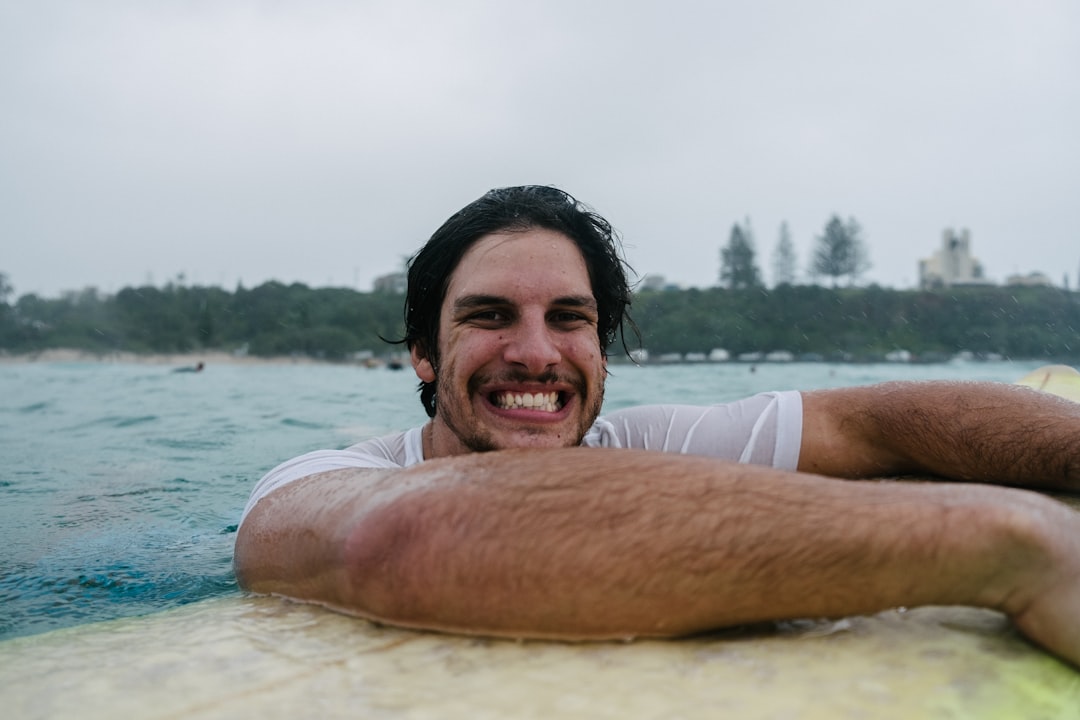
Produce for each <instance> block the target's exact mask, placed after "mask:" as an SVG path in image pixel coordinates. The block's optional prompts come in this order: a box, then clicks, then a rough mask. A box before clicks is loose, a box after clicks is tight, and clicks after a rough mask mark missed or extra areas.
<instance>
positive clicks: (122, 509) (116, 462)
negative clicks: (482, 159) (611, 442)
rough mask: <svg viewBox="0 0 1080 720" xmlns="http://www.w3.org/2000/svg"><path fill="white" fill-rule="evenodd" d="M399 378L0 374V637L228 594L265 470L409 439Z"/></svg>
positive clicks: (906, 376)
mask: <svg viewBox="0 0 1080 720" xmlns="http://www.w3.org/2000/svg"><path fill="white" fill-rule="evenodd" d="M1040 364H1041V363H1038V362H1024V363H1013V362H999V363H949V364H939V365H900V364H883V365H832V364H824V363H783V364H760V365H757V366H750V365H745V364H734V363H733V364H697V365H670V366H648V367H635V366H632V365H628V364H618V365H613V366H612V375H611V378H610V379H609V381H608V387H607V397H606V400H605V408H607V409H615V408H618V407H625V406H628V405H635V404H641V403H651V402H684V403H709V402H723V401H726V400H732V399H737V398H739V397H744V396H746V395H749V394H752V393H755V392H759V391H764V390H777V389H791V388H795V389H804V390H808V389H815V388H824V387H840V386H847V385H858V384H866V383H874V382H881V381H886V380H922V379H948V380H994V381H1003V382H1011V381H1014V380H1016V379H1018V378H1019V377H1021V376H1022V375H1024V374H1026V373H1028V372H1030V371H1031V370H1033V369H1035V368H1036V367H1038V366H1039V365H1040ZM415 384H416V380H415V377H414V376H413V375H412V373H411V372H409V371H408V370H406V371H392V370H387V369H366V368H360V367H354V366H337V365H312V364H237V365H232V364H230V365H212V366H209V367H207V369H206V370H205V371H204V372H201V373H174V372H172V369H171V368H168V367H163V366H160V365H151V364H121V363H96V362H71V363H5V364H0V547H2V548H3V550H2V552H0V639H7V638H12V637H17V636H20V635H29V634H33V633H40V632H45V631H48V630H53V629H57V628H61V627H67V626H71V625H76V624H80V623H85V622H92V621H97V620H106V619H112V618H118V617H124V616H131V615H143V614H147V613H151V612H156V611H159V610H164V609H167V608H170V607H175V606H177V605H181V604H184V603H189V602H194V601H197V600H202V599H205V598H209V597H214V596H220V595H228V594H233V593H238V592H239V590H238V589H237V586H236V581H235V578H234V576H233V574H232V567H231V562H232V546H233V540H234V536H235V532H236V523H237V520H238V519H239V517H240V512H241V510H242V509H243V506H244V503H245V501H246V499H247V495H248V492H249V491H250V489H251V487H252V486H253V484H254V483H255V481H256V480H257V479H258V478H259V477H260V476H261V475H262V474H263V473H264V472H266V471H267V470H269V469H270V468H271V467H273V466H274V465H276V464H277V463H279V462H281V461H283V460H286V459H288V458H290V457H293V456H295V455H298V454H300V453H303V452H306V451H308V450H314V449H318V448H328V447H345V446H347V445H350V444H352V443H354V442H356V441H358V440H362V439H364V438H367V437H371V436H374V435H379V434H383V433H387V432H391V431H393V430H400V429H405V428H408V427H411V426H413V425H417V424H420V423H422V422H423V421H424V420H425V419H426V418H425V416H424V413H423V410H422V408H421V406H420V402H419V400H418V399H417V396H416V392H415Z"/></svg>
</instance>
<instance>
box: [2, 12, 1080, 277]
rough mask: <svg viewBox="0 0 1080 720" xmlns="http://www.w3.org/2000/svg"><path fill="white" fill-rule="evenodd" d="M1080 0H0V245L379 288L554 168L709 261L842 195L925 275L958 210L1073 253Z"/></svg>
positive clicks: (1079, 217) (40, 255)
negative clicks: (482, 208)
mask: <svg viewBox="0 0 1080 720" xmlns="http://www.w3.org/2000/svg"><path fill="white" fill-rule="evenodd" d="M1078 7H1080V6H1076V5H1075V4H1073V3H1071V2H1068V1H1067V0H1059V1H1057V2H1050V1H1046V2H1032V3H1024V4H1018V3H1013V2H1003V1H1002V2H949V3H940V2H936V3H935V2H926V1H925V0H918V1H915V2H904V3H900V2H884V3H857V2H843V1H840V0H831V1H829V2H819V3H799V2H794V1H781V0H772V1H771V2H770V1H765V2H755V3H711V2H690V1H687V0H677V1H674V2H663V3H660V2H616V1H615V0H595V1H593V2H567V1H563V0H555V1H547V2H539V1H536V2H523V3H499V2H493V1H492V2H488V1H483V2H482V1H479V0H475V1H473V2H453V3H442V2H435V1H434V0H431V1H428V2H421V1H418V0H417V1H414V2H357V3H353V2H333V1H328V0H323V1H319V0H313V1H311V2H306V3H285V2H253V1H252V2H195V3H183V4H161V3H157V4H148V3H141V2H135V1H131V2H95V3H82V2H75V1H70V2H62V1H56V0H45V1H44V2H35V3H21V2H18V1H17V0H0V92H2V93H3V97H4V98H5V106H6V110H5V113H3V114H2V116H0V158H3V162H0V191H2V192H0V237H2V238H3V242H2V246H3V252H2V253H0V271H2V272H6V273H7V274H8V275H9V277H10V279H11V281H12V282H13V284H14V285H15V287H16V290H17V292H19V293H23V292H39V293H43V294H46V295H53V294H56V293H59V292H60V291H62V290H67V289H79V288H82V287H84V286H88V285H93V286H97V287H99V288H101V289H102V290H106V291H113V290H117V289H119V288H121V287H123V286H126V285H133V284H140V283H143V282H146V281H148V280H152V281H153V282H156V283H158V284H160V283H162V282H164V281H166V280H168V279H171V278H174V277H175V276H176V275H177V274H178V273H184V274H185V275H186V278H187V281H188V282H198V283H203V284H222V285H224V286H226V287H232V286H233V285H234V284H235V283H236V282H237V281H238V280H242V281H243V282H244V283H245V284H246V285H248V286H251V285H254V284H257V283H259V282H262V281H264V280H266V279H270V278H275V279H279V280H282V281H285V282H292V281H300V282H305V283H309V284H312V285H325V284H337V285H349V286H352V285H357V286H358V287H360V288H361V289H367V288H368V287H370V282H371V280H372V278H374V277H375V276H377V275H380V274H383V273H385V272H388V271H391V270H393V269H396V267H397V266H398V265H399V263H400V260H401V257H402V256H404V255H408V254H410V253H411V252H412V251H413V250H415V248H416V247H417V245H418V244H419V243H420V242H421V241H422V240H423V239H424V238H426V236H427V235H428V234H430V232H431V231H432V230H433V229H434V228H435V227H436V226H437V225H438V224H439V223H441V222H442V220H443V219H445V217H446V216H448V215H449V214H450V213H451V212H453V211H454V210H455V209H457V208H458V207H460V206H461V205H462V204H464V203H465V202H468V201H469V200H471V199H472V198H474V197H476V196H477V195H479V194H480V193H482V192H483V191H484V190H486V189H487V188H489V187H493V186H497V185H505V184H514V183H525V182H541V183H552V184H556V185H559V186H561V187H564V188H565V189H567V190H569V191H571V192H573V193H574V194H575V195H577V196H578V197H580V198H581V199H583V200H585V201H586V202H589V203H590V204H592V205H594V206H595V207H596V208H597V209H598V210H599V211H601V212H602V213H604V214H605V215H607V216H608V217H609V218H610V219H611V220H612V221H613V222H614V224H615V225H616V226H617V227H618V228H619V229H620V230H621V231H622V233H623V236H624V238H625V241H626V243H627V246H628V255H629V257H630V260H631V262H632V264H633V265H634V266H635V267H636V268H637V269H638V270H639V272H643V273H644V272H656V273H660V274H663V275H666V276H667V277H668V278H669V279H671V280H673V281H677V282H681V283H684V284H688V285H699V286H701V285H710V284H712V283H713V282H714V281H715V278H716V275H717V270H718V248H719V246H720V245H721V244H722V243H723V242H724V241H725V240H726V237H727V233H728V230H729V229H730V227H731V224H732V223H734V222H739V221H742V220H743V219H744V218H746V217H749V218H750V219H751V221H752V223H753V227H754V229H755V231H756V236H757V244H758V252H759V261H760V263H761V265H762V266H763V268H765V269H766V270H767V269H768V265H769V263H768V260H769V255H770V253H771V251H772V247H773V245H774V244H775V242H776V237H777V230H778V228H779V225H780V223H781V222H782V221H785V220H786V221H787V222H788V223H789V225H790V227H791V230H792V233H793V237H794V240H795V243H796V246H797V249H798V251H799V253H800V255H801V257H803V258H805V257H806V255H807V254H808V252H809V249H810V247H811V245H812V242H813V238H814V236H815V235H816V234H818V233H820V232H821V229H822V227H823V226H824V224H825V221H826V220H827V219H828V217H829V215H830V214H832V213H834V212H835V213H839V214H841V215H842V216H845V217H846V216H855V217H856V218H858V219H859V221H860V222H861V224H862V225H863V228H864V230H865V232H866V236H867V239H868V243H869V247H870V252H871V259H872V261H873V263H874V267H873V269H872V270H871V272H870V273H869V274H868V279H870V280H876V281H878V282H880V283H882V284H884V285H892V286H899V287H906V286H910V285H912V284H913V283H914V282H915V280H916V262H917V260H918V258H919V257H923V256H926V255H928V254H929V253H930V252H931V251H933V250H934V249H935V248H936V247H937V244H938V243H939V237H940V234H941V231H942V229H944V228H945V227H949V226H953V227H961V226H963V227H969V228H970V229H971V231H972V235H973V245H974V252H975V254H976V255H977V256H979V257H980V258H981V259H982V260H983V262H984V264H985V265H986V268H987V271H988V273H989V274H990V275H991V276H992V277H995V278H996V279H998V280H1001V279H1003V278H1004V277H1005V276H1006V275H1008V274H1010V273H1012V272H1015V271H1023V272H1027V271H1031V270H1041V271H1043V272H1046V273H1047V274H1049V275H1050V276H1051V277H1052V278H1053V279H1054V280H1055V281H1057V280H1060V277H1061V274H1062V273H1063V272H1068V273H1069V274H1070V276H1071V277H1072V278H1073V283H1074V287H1075V286H1076V282H1075V277H1076V271H1077V268H1078V266H1080V246H1078V244H1077V243H1076V242H1075V240H1074V239H1073V238H1074V237H1075V232H1076V231H1075V228H1077V227H1078V226H1080V210H1078V209H1077V207H1076V203H1075V201H1073V199H1072V195H1073V194H1074V190H1073V189H1074V188H1076V187H1077V186H1080V182H1078V181H1080V141H1078V140H1077V137H1076V133H1075V131H1074V130H1073V128H1075V127H1078V126H1080V86H1078V84H1077V83H1076V82H1075V79H1074V76H1075V70H1076V68H1078V67H1080V40H1078V39H1077V37H1076V35H1075V32H1073V29H1074V28H1075V27H1077V21H1078V20H1080V9H1078Z"/></svg>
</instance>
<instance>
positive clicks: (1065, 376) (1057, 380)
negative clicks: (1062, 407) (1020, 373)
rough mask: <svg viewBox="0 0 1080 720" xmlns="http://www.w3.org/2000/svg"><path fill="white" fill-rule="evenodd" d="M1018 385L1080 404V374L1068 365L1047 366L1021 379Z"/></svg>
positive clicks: (1017, 382)
mask: <svg viewBox="0 0 1080 720" xmlns="http://www.w3.org/2000/svg"><path fill="white" fill-rule="evenodd" d="M1016 384H1017V385H1024V386H1027V387H1030V388H1034V389H1036V390H1041V391H1043V392H1046V393H1050V394H1052V395H1059V396H1061V397H1063V398H1066V399H1068V400H1072V401H1074V402H1080V372H1077V371H1076V369H1074V368H1071V367H1069V366H1068V365H1046V366H1044V367H1041V368H1039V369H1038V370H1034V371H1032V372H1030V373H1028V374H1027V375H1025V376H1024V377H1022V378H1020V379H1019V380H1017V381H1016Z"/></svg>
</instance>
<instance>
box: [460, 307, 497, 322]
mask: <svg viewBox="0 0 1080 720" xmlns="http://www.w3.org/2000/svg"><path fill="white" fill-rule="evenodd" d="M466 320H467V321H468V322H473V323H481V324H494V323H502V322H506V320H507V315H506V313H504V312H503V311H502V310H495V309H493V308H489V309H487V310H478V311H476V312H474V313H470V314H469V316H468V317H467V318H466Z"/></svg>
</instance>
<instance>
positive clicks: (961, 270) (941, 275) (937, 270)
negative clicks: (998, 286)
mask: <svg viewBox="0 0 1080 720" xmlns="http://www.w3.org/2000/svg"><path fill="white" fill-rule="evenodd" d="M991 284H993V283H991V282H990V281H989V280H987V279H986V278H985V277H984V276H983V267H982V264H981V263H980V262H979V261H978V260H977V259H976V258H975V257H973V256H972V254H971V232H970V231H969V230H968V229H967V228H964V229H963V230H961V231H960V234H956V233H955V232H953V230H952V228H946V229H945V231H944V232H943V233H942V234H941V249H940V250H938V251H936V252H935V253H934V254H933V255H932V256H931V257H930V258H929V259H926V260H920V261H919V287H920V288H922V289H923V290H929V289H933V288H947V287H952V286H953V285H991Z"/></svg>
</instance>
